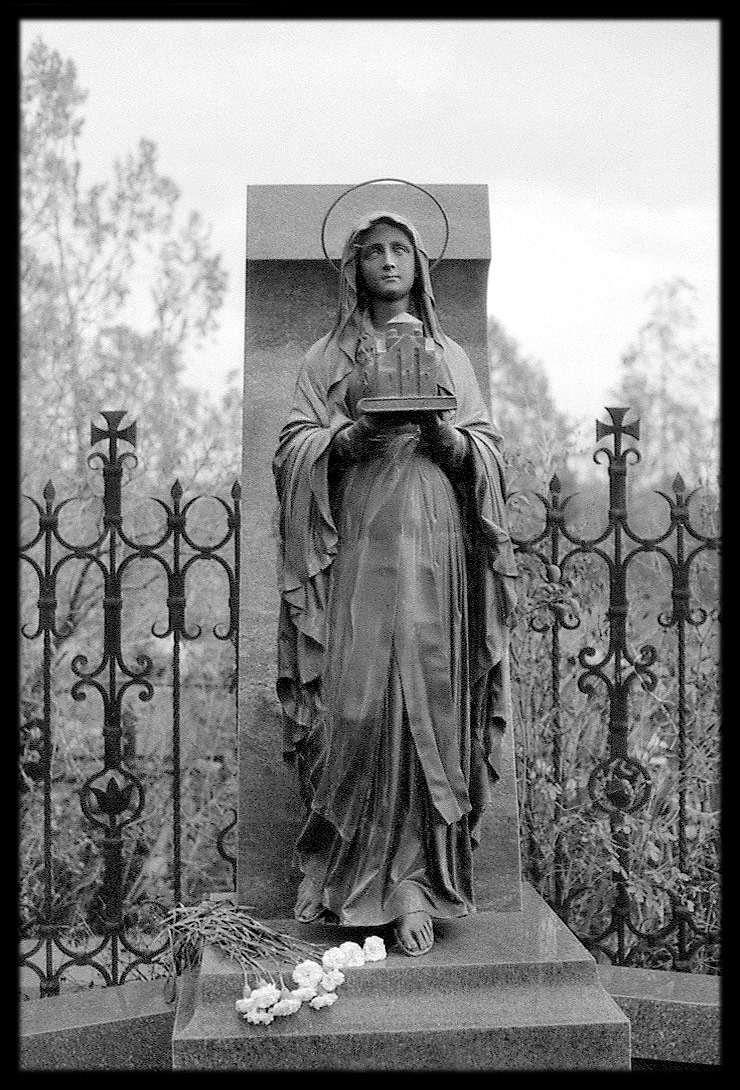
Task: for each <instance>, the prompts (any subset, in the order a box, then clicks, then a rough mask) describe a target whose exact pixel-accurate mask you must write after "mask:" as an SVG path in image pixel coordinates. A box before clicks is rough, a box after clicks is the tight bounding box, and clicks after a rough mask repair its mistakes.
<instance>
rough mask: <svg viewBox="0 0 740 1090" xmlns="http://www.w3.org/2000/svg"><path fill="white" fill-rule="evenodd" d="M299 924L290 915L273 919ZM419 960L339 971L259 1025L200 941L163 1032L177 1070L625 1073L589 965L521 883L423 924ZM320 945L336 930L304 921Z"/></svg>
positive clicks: (622, 1052) (618, 1036)
mask: <svg viewBox="0 0 740 1090" xmlns="http://www.w3.org/2000/svg"><path fill="white" fill-rule="evenodd" d="M271 922H272V924H273V926H275V927H277V928H278V929H279V930H281V931H286V932H289V933H293V934H296V933H298V931H297V928H298V926H299V925H297V924H295V923H294V922H293V921H292V920H276V921H271ZM435 928H436V932H437V936H438V938H437V941H436V943H435V945H434V947H433V949H432V951H431V952H430V953H429V954H427V955H425V956H424V957H421V958H409V957H406V956H405V955H402V954H400V953H397V952H396V951H394V950H392V949H391V950H390V951H389V956H388V958H387V959H386V960H385V961H382V962H374V963H370V964H367V965H363V966H362V967H360V968H357V969H348V970H347V971H346V976H347V982H346V983H345V984H344V985H342V986H341V987H340V988H339V989H338V999H337V1001H336V1003H335V1004H334V1005H333V1006H332V1007H330V1008H327V1009H324V1010H320V1011H314V1010H311V1009H310V1008H307V1007H305V1006H304V1007H302V1008H301V1009H300V1011H298V1012H297V1013H296V1014H294V1015H291V1016H289V1017H287V1018H280V1019H275V1021H274V1022H272V1023H271V1024H270V1025H269V1026H252V1025H248V1024H247V1023H246V1022H245V1021H244V1019H243V1018H242V1017H241V1016H240V1015H239V1014H237V1012H236V1010H235V1009H234V1003H235V1001H236V999H238V998H239V997H240V996H241V992H242V983H243V980H242V974H241V970H240V969H239V967H238V966H236V965H235V964H234V963H233V962H231V961H229V960H228V959H225V958H223V957H222V956H221V955H220V954H219V953H218V952H216V951H215V950H213V949H207V950H206V953H205V956H204V960H203V965H202V969H201V972H200V974H199V976H198V977H197V979H194V980H192V981H191V982H190V983H189V984H188V985H187V986H186V987H185V988H184V989H183V991H182V995H181V999H180V1004H179V1008H178V1012H177V1018H176V1022H175V1030H174V1035H173V1068H174V1069H175V1070H178V1071H186V1070H198V1071H246V1070H251V1071H257V1070H284V1071H286V1070H293V1071H297V1070H300V1071H310V1070H343V1071H346V1070H368V1071H403V1070H413V1071H424V1070H429V1071H434V1070H437V1071H452V1070H461V1071H463V1070H465V1071H469V1070H480V1071H557V1070H561V1071H578V1070H602V1071H613V1070H621V1071H627V1070H629V1068H630V1026H629V1022H628V1020H627V1018H626V1017H625V1015H624V1014H623V1013H622V1012H621V1011H620V1009H619V1008H618V1007H617V1005H616V1003H615V1002H614V1000H613V999H612V998H611V997H610V996H609V995H608V993H607V992H606V991H605V990H604V988H603V986H602V984H601V983H600V981H599V976H598V973H597V968H596V963H595V961H594V959H593V958H592V957H591V955H590V954H589V953H588V952H587V951H586V950H585V949H584V947H583V946H582V945H581V944H580V943H579V942H578V940H577V939H576V938H575V937H574V935H573V934H572V932H571V931H569V930H568V928H567V927H565V925H564V924H563V923H562V922H561V921H560V920H559V919H558V917H557V916H556V915H555V914H554V913H553V912H552V911H551V909H549V908H548V907H547V905H546V904H545V902H544V901H543V900H542V899H541V898H540V897H539V896H538V895H537V894H536V893H535V892H534V891H533V890H532V889H531V887H530V886H528V885H526V884H525V885H524V887H523V899H522V908H521V910H520V911H517V912H480V913H478V914H477V915H475V916H472V917H468V918H467V919H463V920H454V921H448V922H446V923H443V924H442V923H440V924H437V925H435ZM300 934H301V936H303V937H305V938H309V939H311V940H312V941H317V942H321V943H322V944H325V945H326V946H327V947H328V946H333V945H337V944H338V943H339V942H343V941H345V940H346V939H347V938H357V939H361V938H362V934H361V933H357V934H351V933H349V932H348V930H347V929H344V928H342V929H338V928H334V929H331V928H319V927H313V928H308V927H302V928H301V930H300Z"/></svg>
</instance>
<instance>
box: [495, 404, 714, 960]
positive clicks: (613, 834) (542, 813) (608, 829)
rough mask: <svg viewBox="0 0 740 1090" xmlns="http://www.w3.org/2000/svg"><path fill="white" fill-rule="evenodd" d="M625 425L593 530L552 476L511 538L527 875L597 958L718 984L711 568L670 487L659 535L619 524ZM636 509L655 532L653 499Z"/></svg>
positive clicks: (614, 413)
mask: <svg viewBox="0 0 740 1090" xmlns="http://www.w3.org/2000/svg"><path fill="white" fill-rule="evenodd" d="M628 411H629V410H628V409H625V408H609V409H607V412H608V413H609V416H610V418H611V423H610V424H604V423H602V422H601V421H597V422H596V440H597V443H598V442H600V441H601V440H604V439H611V442H612V447H613V449H611V450H610V449H608V447H606V446H600V447H598V448H597V450H596V452H595V454H594V460H595V461H596V462H598V461H600V460H602V459H606V461H607V464H608V487H609V495H608V511H607V517H606V522H605V525H604V526H603V528H601V529H600V530H598V531H597V532H596V533H594V534H593V535H592V536H583V535H582V534H579V533H577V532H576V531H575V530H574V528H573V527H572V526H570V525H568V513H569V505H572V504H573V503H574V502H575V503H576V504H577V502H578V497H577V495H573V496H568V497H566V498H565V499H563V498H561V496H560V491H561V486H560V482H559V480H558V478H557V476H555V477H553V478H552V480H551V481H550V485H549V490H548V493H547V494H546V495H544V494H540V493H537V496H538V498H539V500H540V503H541V508H542V516H543V518H542V525H541V527H540V528H539V529H538V530H536V531H535V532H534V533H530V534H529V535H528V536H526V537H524V536H514V540H515V544H516V549H517V553H518V557H519V562H520V565H521V567H520V570H521V571H522V575H523V576H524V578H523V586H524V591H525V592H524V595H523V608H522V610H521V612H522V614H523V616H522V618H521V620H520V623H519V624H518V626H517V627H516V628H515V630H514V633H513V638H514V664H515V665H514V673H515V682H518V686H517V685H516V684H515V687H514V688H515V693H516V696H517V699H516V701H515V704H516V706H517V710H518V712H519V716H518V718H519V722H518V724H517V732H516V733H517V736H518V755H519V762H518V764H519V784H520V803H521V811H522V845H523V850H524V856H525V869H526V870H527V872H528V875H529V877H530V879H531V880H532V881H533V882H534V884H535V885H536V886H537V887H538V888H539V889H540V892H542V893H543V895H544V896H545V897H546V899H547V900H548V902H549V903H550V904H551V906H552V907H553V908H554V909H555V910H556V911H557V912H558V914H559V915H560V916H561V917H562V918H563V919H564V920H565V922H566V923H568V924H569V925H570V927H571V929H572V930H573V931H574V932H575V933H576V934H577V935H578V936H579V938H581V940H582V941H583V942H584V944H585V945H586V946H587V947H588V948H589V949H591V951H592V952H593V953H594V954H595V955H596V956H597V957H598V958H600V959H602V960H606V961H611V962H613V963H616V964H619V965H646V966H649V967H653V968H665V969H676V970H691V969H693V970H694V971H705V972H717V971H718V957H719V941H720V936H719V895H720V890H719V759H720V748H719V692H718V688H719V634H718V628H719V620H720V614H719V596H718V590H719V579H718V572H717V569H716V563H714V562H713V561H711V560H708V558H709V557H715V555H716V554H717V553H718V552H719V547H720V538H719V536H718V535H714V534H710V533H706V532H703V531H702V530H700V529H699V528H698V527H697V526H696V525H695V524H694V523H693V521H692V517H691V503H692V500H696V499H697V498H698V497H699V495H700V493H699V490H694V491H692V492H688V491H687V490H686V486H685V484H684V482H683V480H682V478H681V477H680V475H676V477H675V478H674V480H673V486H672V487H673V494H672V495H670V494H668V493H667V492H663V491H659V490H656V491H657V495H658V496H660V497H662V499H663V500H664V501H665V502H666V504H667V511H665V510H664V512H663V515H664V519H663V522H664V524H663V525H662V526H661V527H660V528H659V530H658V532H657V533H653V534H651V535H650V534H645V533H642V534H641V533H638V532H637V530H636V529H635V528H634V526H633V525H632V524H631V521H630V510H629V504H628V487H627V486H628V481H627V476H628V466H629V464H630V462H633V463H634V462H637V461H638V460H639V458H640V455H639V451H638V450H637V448H636V446H634V445H631V446H626V447H625V446H623V442H624V440H625V437H630V438H632V439H634V440H638V439H639V434H640V433H639V421H633V422H632V423H625V416H626V414H627V413H628ZM515 499H516V497H515ZM714 499H715V510H714V511H712V515H716V512H717V510H718V498H717V497H715V498H714ZM649 512H650V515H651V521H653V522H655V516H656V515H657V516H658V521H660V518H659V515H660V512H659V511H656V508H655V501H654V500H651V503H650V507H649ZM581 514H583V505H582V504H581ZM666 514H667V518H665V515H666ZM702 561H704V565H703V568H702V570H701V571H699V570H698V569H699V568H700V566H701V564H702ZM599 568H600V569H601V577H600V578H599V574H598V569H599ZM631 574H634V575H635V576H636V579H634V580H633V582H634V583H635V586H633V587H632V588H630V589H629V590H628V580H629V578H630V575H631ZM692 577H693V579H692ZM692 582H693V595H692ZM599 584H600V585H599ZM695 595H698V597H699V598H701V599H703V601H704V604H701V603H700V602H699V601H698V599H697V598H696V597H695ZM594 600H596V607H597V610H596V612H597V618H598V620H599V621H600V622H601V624H598V623H597V624H595V625H594V624H593V616H592V617H591V622H592V623H591V631H590V635H593V636H595V638H594V640H593V643H592V644H586V645H582V644H583V634H581V632H580V631H579V630H581V629H583V628H584V627H585V625H584V621H585V620H586V619H587V615H588V614H589V612H591V613H593V607H594ZM603 603H606V609H605V610H604V608H603ZM666 607H667V608H666ZM631 614H632V616H631ZM525 622H526V623H525ZM692 632H693V633H694V634H695V636H696V638H695V640H694V642H693V644H692V646H691V647H690V646H689V634H690V633H692ZM533 633H534V634H536V635H537V636H538V637H539V639H540V651H539V661H540V663H541V662H542V659H543V658H544V660H545V664H546V669H540V670H539V671H538V670H537V660H538V655H537V651H536V650H533V648H532V646H531V638H532V634H533ZM586 635H589V633H586ZM578 636H580V641H579V639H578ZM651 636H652V637H656V639H655V641H654V642H653V640H652V639H650V637H651ZM671 636H672V637H673V638H672V639H671ZM597 641H598V642H597ZM640 641H644V642H640ZM658 641H659V642H660V648H661V650H660V654H659V651H658V648H657V647H656V645H655V644H656V642H658ZM636 642H640V646H639V648H638V649H635V643H636ZM532 675H533V676H534V677H535V678H536V682H535V684H536V686H537V687H538V690H539V692H540V694H541V696H542V700H541V702H540V703H539V704H538V705H537V707H536V713H537V717H536V721H534V722H533V721H532V715H531V714H529V715H528V710H527V708H526V707H525V702H524V699H523V698H524V697H525V696H526V694H527V692H530V693H531V681H530V677H531V676H532ZM528 686H529V688H528ZM528 720H529V722H528ZM589 721H590V722H589ZM535 733H537V734H538V736H539V739H538V740H539V743H540V744H539V746H537V745H534V744H532V735H533V734H535ZM574 740H575V744H574ZM528 741H529V745H528V744H527V743H528ZM579 751H580V752H579ZM543 755H544V758H545V759H544V764H543V763H542V762H543ZM589 760H590V761H591V767H590V768H589V767H588V761H589ZM543 845H544V847H543Z"/></svg>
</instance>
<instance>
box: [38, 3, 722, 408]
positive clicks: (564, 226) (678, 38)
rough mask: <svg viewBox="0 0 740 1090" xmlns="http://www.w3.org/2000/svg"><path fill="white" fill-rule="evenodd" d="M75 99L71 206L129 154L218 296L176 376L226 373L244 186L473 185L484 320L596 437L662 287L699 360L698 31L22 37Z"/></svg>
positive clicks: (701, 183)
mask: <svg viewBox="0 0 740 1090" xmlns="http://www.w3.org/2000/svg"><path fill="white" fill-rule="evenodd" d="M38 36H41V37H43V39H44V40H45V41H46V43H47V45H49V46H50V47H51V48H52V49H56V50H58V51H59V53H60V54H61V55H62V57H63V58H65V59H67V58H69V59H71V60H73V61H74V62H75V65H76V66H77V73H78V81H79V83H80V85H81V86H82V87H83V88H85V89H87V90H88V91H89V97H88V100H87V102H86V103H85V105H84V107H83V113H84V116H85V118H86V121H85V126H84V129H83V134H82V139H81V145H80V147H81V158H82V161H83V165H84V168H85V174H84V180H85V182H87V183H88V184H91V183H93V182H98V181H104V180H106V179H108V178H110V177H111V167H112V163H113V160H114V159H115V158H117V157H123V156H124V155H125V154H126V153H128V152H129V151H133V150H134V149H135V148H136V145H137V144H138V141H139V139H140V138H142V137H147V138H149V139H151V140H153V141H154V142H155V143H156V144H157V146H158V149H159V165H160V169H161V170H162V171H163V172H164V173H166V174H168V175H169V176H170V177H172V179H173V180H174V181H175V182H176V183H177V185H178V186H179V187H180V189H181V191H182V202H181V203H182V205H183V207H184V209H186V210H190V209H191V208H192V209H194V210H197V211H198V212H200V213H201V214H202V216H203V217H204V219H205V220H206V222H208V223H210V224H211V225H212V227H213V235H212V238H213V243H214V246H215V247H216V248H217V249H218V250H220V251H221V252H222V254H223V258H224V262H225V265H226V267H227V269H228V271H229V276H230V288H229V293H228V297H227V301H226V305H225V307H224V314H223V316H222V329H221V332H220V334H219V336H218V338H217V339H216V340H215V341H214V343H213V345H212V346H211V347H210V348H209V350H208V353H207V354H206V355H204V356H203V357H202V358H201V359H200V361H199V364H198V368H197V369H196V368H195V367H194V368H192V369H191V371H190V373H189V377H190V379H191V381H194V382H198V383H199V384H211V385H213V384H217V383H218V382H219V380H220V376H222V375H223V374H224V373H225V372H226V371H227V370H230V369H233V368H241V360H242V350H243V349H242V344H243V332H244V331H243V293H244V256H245V253H244V250H245V192H246V187H247V186H248V185H255V184H271V183H288V184H296V183H298V184H306V183H309V184H310V183H332V184H340V185H341V184H347V185H348V186H350V185H354V184H356V183H358V182H361V181H363V180H366V179H370V178H377V177H393V178H406V179H408V180H409V181H412V182H416V183H417V184H420V185H432V184H443V183H475V184H487V185H488V187H489V193H490V203H491V244H492V260H491V270H490V277H489V311H490V313H491V314H492V315H494V316H495V317H496V318H497V319H499V321H501V322H502V323H503V325H504V327H505V329H506V331H507V332H508V333H509V334H510V335H511V336H512V337H514V338H515V339H516V340H517V341H518V343H519V345H520V347H521V349H522V351H523V352H525V353H526V354H527V355H530V356H533V357H535V358H536V359H538V360H540V361H541V362H542V363H543V365H544V366H545V368H546V370H547V373H548V376H549V378H550V382H551V386H552V391H553V394H554V396H555V399H556V401H557V403H558V406H559V407H560V408H561V409H563V410H565V411H569V412H572V413H575V414H578V415H587V416H589V417H593V416H594V415H597V414H600V413H601V408H602V406H603V405H605V404H608V403H609V400H608V389H609V386H610V385H612V384H613V383H614V382H615V381H616V375H617V367H618V363H619V359H620V355H621V353H622V352H623V351H624V349H625V348H626V347H627V346H628V344H629V343H630V342H631V341H632V340H633V339H634V337H635V335H636V333H637V330H638V329H639V327H640V325H641V324H642V323H643V322H644V321H645V319H646V318H647V316H648V313H649V310H648V304H647V302H646V298H645V297H646V295H647V293H648V291H649V290H650V289H651V288H652V287H653V286H654V285H656V284H658V283H660V282H662V281H665V280H668V279H672V278H674V277H677V276H680V277H682V278H684V279H685V280H688V281H689V282H690V283H692V284H693V285H694V286H695V287H696V289H697V291H698V293H699V301H700V308H701V309H700V319H701V327H700V334H701V335H702V336H703V337H704V338H705V339H706V340H707V341H709V342H711V343H716V340H717V336H718V333H717V331H718V322H719V318H718V306H719V304H718V276H719V271H718V265H719V133H718V126H719V37H720V24H719V22H718V21H716V20H706V21H703V20H681V19H676V20H667V21H664V20H655V19H653V20H645V21H641V20H613V21H612V20H573V21H570V20H513V21H508V20H504V21H499V20H489V19H484V20H477V19H472V20H461V21H457V20H412V21H408V22H407V21H402V20H382V19H377V20H373V19H370V20H331V19H330V20H312V19H311V20H291V19H289V20H252V19H244V20H234V21H231V20H229V21H225V20H209V19H197V18H196V19H192V20H185V21H181V20H167V19H161V20H145V19H144V20H137V19H131V20H106V19H83V20H55V19H50V20H24V21H23V22H22V23H21V55H22V56H25V54H26V53H27V51H28V48H29V46H30V44H31V43H32V41H33V40H34V39H35V38H36V37H38Z"/></svg>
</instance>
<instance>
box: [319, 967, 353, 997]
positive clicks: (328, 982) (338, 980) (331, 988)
mask: <svg viewBox="0 0 740 1090" xmlns="http://www.w3.org/2000/svg"><path fill="white" fill-rule="evenodd" d="M345 980H346V977H345V975H344V973H343V972H342V971H341V970H340V969H328V970H327V971H326V972H325V973H324V975H323V976H322V978H321V980H320V981H319V987H320V988H322V989H323V990H324V991H325V992H335V991H336V990H337V988H338V987H339V985H340V984H344V981H345Z"/></svg>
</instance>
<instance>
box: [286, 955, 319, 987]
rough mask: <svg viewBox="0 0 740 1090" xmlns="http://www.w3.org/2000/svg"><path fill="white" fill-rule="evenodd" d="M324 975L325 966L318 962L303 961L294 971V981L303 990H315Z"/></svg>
mask: <svg viewBox="0 0 740 1090" xmlns="http://www.w3.org/2000/svg"><path fill="white" fill-rule="evenodd" d="M323 973H324V969H323V966H321V965H319V963H318V961H301V962H300V963H299V964H298V965H296V967H295V969H294V970H293V980H294V981H295V982H296V984H297V985H298V986H299V987H301V988H314V989H315V988H316V987H317V986H318V983H319V981H320V980H321V977H322V976H323Z"/></svg>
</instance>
